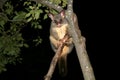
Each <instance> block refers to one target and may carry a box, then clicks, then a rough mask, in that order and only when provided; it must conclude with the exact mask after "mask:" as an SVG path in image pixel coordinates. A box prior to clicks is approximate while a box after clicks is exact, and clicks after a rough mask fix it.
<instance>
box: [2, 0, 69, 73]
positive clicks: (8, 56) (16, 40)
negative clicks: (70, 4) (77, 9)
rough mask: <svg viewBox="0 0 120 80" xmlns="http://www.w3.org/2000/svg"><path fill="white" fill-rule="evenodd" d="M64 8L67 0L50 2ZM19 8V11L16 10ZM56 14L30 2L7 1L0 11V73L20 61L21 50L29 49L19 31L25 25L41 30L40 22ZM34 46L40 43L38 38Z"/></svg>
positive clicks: (20, 0)
mask: <svg viewBox="0 0 120 80" xmlns="http://www.w3.org/2000/svg"><path fill="white" fill-rule="evenodd" d="M50 1H52V2H53V3H55V4H57V5H60V6H62V7H65V6H66V4H67V0H50ZM18 8H19V9H18ZM49 12H51V13H53V14H56V13H57V12H56V11H55V10H53V9H50V8H48V7H45V6H44V5H42V4H36V3H35V2H31V1H23V0H16V1H13V0H8V1H7V2H6V3H5V4H4V6H3V9H0V73H1V72H2V71H6V70H7V69H6V68H5V65H6V64H15V63H16V62H20V61H21V60H22V58H21V56H20V54H21V48H22V47H29V45H28V44H27V43H25V39H24V38H23V36H22V33H21V30H22V29H24V27H25V26H26V25H28V24H29V25H30V27H32V28H34V29H38V30H39V29H42V25H41V21H42V20H45V19H47V18H48V16H47V13H49ZM33 42H36V45H35V46H37V45H39V44H40V43H41V42H42V39H41V38H40V36H38V38H36V39H34V40H33Z"/></svg>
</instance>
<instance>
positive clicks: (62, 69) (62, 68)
mask: <svg viewBox="0 0 120 80" xmlns="http://www.w3.org/2000/svg"><path fill="white" fill-rule="evenodd" d="M58 68H59V74H60V75H61V76H62V77H64V76H66V75H67V55H64V56H61V57H60V58H59V60H58Z"/></svg>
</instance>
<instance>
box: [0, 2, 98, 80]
mask: <svg viewBox="0 0 120 80" xmlns="http://www.w3.org/2000/svg"><path fill="white" fill-rule="evenodd" d="M96 10H97V9H96V7H95V4H94V3H93V2H92V1H86V0H82V1H81V0H74V12H75V13H76V15H77V16H78V22H79V27H80V29H81V32H82V35H83V36H84V37H85V38H86V49H87V53H88V56H89V59H90V61H91V65H92V67H93V70H94V73H95V76H96V79H97V75H96V73H97V70H96V69H97V60H96V59H97V54H99V53H100V52H98V46H99V37H98V33H99V32H98V30H99V28H100V27H99V26H97V25H96V21H97V20H96V18H97V17H98V15H96V13H97V12H96ZM42 25H43V29H42V30H37V31H35V30H33V29H30V28H28V27H27V28H26V29H25V30H23V34H24V35H23V37H24V38H25V39H26V40H27V43H28V44H29V45H30V47H29V48H27V49H26V48H22V51H21V53H22V55H21V57H22V58H23V61H22V63H17V65H16V66H15V65H7V71H6V72H3V73H2V74H0V80H43V78H44V76H45V75H46V73H47V71H48V69H49V64H50V62H51V59H52V57H53V56H54V52H53V51H52V49H51V46H50V43H49V28H50V26H49V25H50V19H47V20H45V21H43V23H42ZM36 35H40V36H41V38H42V39H43V42H42V43H41V44H40V45H38V46H37V47H36V46H34V43H32V38H34V37H35V36H36ZM51 80H84V79H83V75H82V72H81V68H80V65H79V62H78V58H77V55H76V51H75V48H74V49H73V51H72V52H71V53H70V54H69V55H68V75H67V76H66V77H64V78H62V77H60V76H59V74H58V66H56V69H55V72H54V74H53V77H52V79H51Z"/></svg>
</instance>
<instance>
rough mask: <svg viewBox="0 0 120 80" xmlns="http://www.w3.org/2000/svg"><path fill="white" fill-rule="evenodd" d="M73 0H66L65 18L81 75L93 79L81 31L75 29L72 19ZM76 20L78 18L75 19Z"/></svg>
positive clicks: (89, 79)
mask: <svg viewBox="0 0 120 80" xmlns="http://www.w3.org/2000/svg"><path fill="white" fill-rule="evenodd" d="M72 4H73V0H68V10H67V13H66V14H67V15H66V18H67V20H68V22H69V24H70V27H69V32H70V34H71V35H72V37H73V42H74V45H75V48H76V52H77V56H78V59H79V62H80V66H81V69H82V72H83V76H84V79H85V80H95V76H94V72H93V69H92V66H91V64H90V60H89V57H88V55H87V51H86V49H85V38H84V37H83V36H81V33H80V32H81V31H80V30H79V31H76V25H75V24H74V22H73V20H74V19H77V17H76V16H74V17H76V18H74V19H73V17H72V16H73V8H72ZM75 21H78V20H75Z"/></svg>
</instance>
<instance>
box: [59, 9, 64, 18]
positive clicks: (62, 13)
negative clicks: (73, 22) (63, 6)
mask: <svg viewBox="0 0 120 80" xmlns="http://www.w3.org/2000/svg"><path fill="white" fill-rule="evenodd" d="M60 15H61V16H62V18H65V10H62V11H61V12H60Z"/></svg>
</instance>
